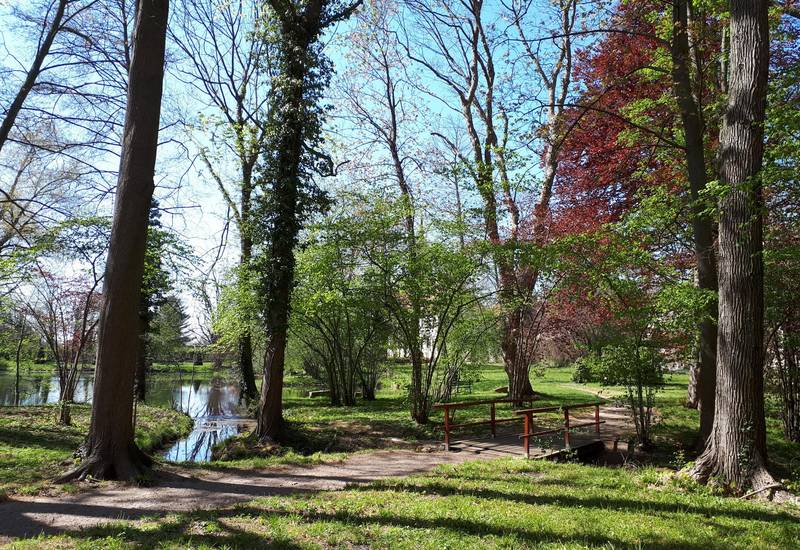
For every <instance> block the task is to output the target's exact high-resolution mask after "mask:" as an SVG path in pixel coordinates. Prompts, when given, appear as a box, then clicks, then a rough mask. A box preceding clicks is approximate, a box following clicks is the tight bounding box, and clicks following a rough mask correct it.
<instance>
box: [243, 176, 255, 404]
mask: <svg viewBox="0 0 800 550" xmlns="http://www.w3.org/2000/svg"><path fill="white" fill-rule="evenodd" d="M247 175H248V176H249V177H246V179H245V182H244V183H243V184H242V204H241V227H240V228H239V231H240V232H241V233H242V237H241V242H240V246H241V258H240V261H239V266H240V269H241V270H242V272H243V273H242V275H245V274H247V273H249V269H250V260H251V259H252V255H253V239H252V237H251V236H250V234H249V223H250V221H249V220H250V200H251V194H252V171H249V172H248V174H247ZM238 353H239V360H238V363H239V370H240V372H241V375H242V385H243V386H244V388H243V389H244V394H245V397H247V399H255V397H256V396H257V395H258V388H257V387H256V375H255V369H254V368H253V336H252V335H251V334H250V329H249V326H248V328H247V330H246V331H245V332H244V334H242V335H240V337H239V345H238Z"/></svg>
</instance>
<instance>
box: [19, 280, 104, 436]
mask: <svg viewBox="0 0 800 550" xmlns="http://www.w3.org/2000/svg"><path fill="white" fill-rule="evenodd" d="M99 283H100V279H99V277H98V278H96V279H94V280H92V279H91V278H88V280H87V278H86V277H74V278H64V277H59V276H56V275H53V274H52V273H46V272H42V274H41V276H40V277H39V278H38V280H37V282H36V283H34V285H33V288H34V291H33V293H32V294H33V297H32V298H31V299H30V300H28V301H27V304H26V305H27V310H28V315H29V316H30V317H31V319H32V324H33V326H34V327H35V328H36V330H37V332H38V333H39V334H40V335H41V337H42V339H43V340H44V342H45V343H46V344H47V347H48V348H49V350H50V354H51V355H52V357H53V360H54V362H55V364H56V373H57V374H58V384H59V397H58V402H59V405H60V409H59V416H58V422H59V423H60V424H63V425H65V426H69V425H70V424H71V416H70V405H71V404H72V402H73V401H74V399H75V388H76V387H77V384H78V374H79V372H80V367H81V364H82V362H83V359H84V354H85V352H86V351H87V350H88V348H89V346H90V344H91V343H92V340H93V337H94V332H95V327H96V326H97V321H98V316H97V313H98V309H99V308H98V305H99V301H100V296H99V294H98V293H97V287H98V286H99Z"/></svg>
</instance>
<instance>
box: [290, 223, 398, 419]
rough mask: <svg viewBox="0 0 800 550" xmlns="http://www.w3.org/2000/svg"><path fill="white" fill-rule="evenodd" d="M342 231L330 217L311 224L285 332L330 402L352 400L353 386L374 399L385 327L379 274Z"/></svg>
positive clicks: (385, 333)
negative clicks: (321, 380)
mask: <svg viewBox="0 0 800 550" xmlns="http://www.w3.org/2000/svg"><path fill="white" fill-rule="evenodd" d="M339 221H340V220H339ZM347 237H348V235H347V234H346V233H345V234H342V232H341V226H340V225H339V224H338V223H337V220H336V219H335V217H329V218H326V219H325V220H324V221H323V222H322V223H321V224H319V225H318V226H317V227H313V228H311V235H310V237H309V243H308V245H307V246H306V247H305V248H304V250H303V251H302V252H301V253H299V254H298V261H297V288H296V289H295V290H294V293H293V295H292V320H291V323H290V326H291V337H292V338H293V339H296V340H297V341H298V342H300V343H302V346H298V348H301V349H300V351H301V352H302V353H303V359H302V360H303V362H304V365H305V366H306V367H308V368H307V369H306V370H307V371H309V370H310V371H312V372H319V374H321V375H323V376H324V379H325V380H324V382H325V383H326V384H327V386H328V390H329V391H330V398H331V404H333V405H354V404H355V399H356V391H357V389H358V388H359V387H360V388H361V390H362V392H363V394H362V395H363V396H364V398H365V399H375V389H376V388H375V386H376V385H377V382H378V374H379V369H380V367H381V364H380V363H381V362H382V361H383V360H385V359H386V349H387V338H388V333H389V319H388V315H387V313H386V311H385V310H384V308H383V301H382V298H383V291H384V289H383V287H382V286H381V285H380V282H381V280H380V278H379V277H375V276H374V274H373V273H370V271H371V270H370V269H369V268H368V267H366V265H367V262H366V261H365V259H364V258H363V256H362V255H361V254H362V249H361V247H359V246H353V245H354V244H356V243H354V242H353V240H352V239H348V238H347ZM318 376H319V375H318ZM320 378H321V376H320Z"/></svg>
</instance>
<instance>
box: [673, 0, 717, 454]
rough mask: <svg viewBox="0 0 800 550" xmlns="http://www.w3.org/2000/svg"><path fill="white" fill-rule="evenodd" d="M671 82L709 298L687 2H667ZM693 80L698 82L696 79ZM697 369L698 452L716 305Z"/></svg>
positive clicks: (701, 149)
mask: <svg viewBox="0 0 800 550" xmlns="http://www.w3.org/2000/svg"><path fill="white" fill-rule="evenodd" d="M672 22H673V27H674V28H673V33H674V34H673V38H672V81H673V93H674V94H675V99H676V100H677V104H678V109H679V110H680V113H681V121H682V123H683V133H684V139H685V142H686V172H687V176H688V180H689V191H690V197H691V201H692V230H693V232H694V255H695V262H696V265H697V286H698V287H699V288H700V289H701V290H704V291H707V292H708V293H709V294H711V295H713V296H716V293H717V266H716V258H715V253H714V228H713V225H712V220H711V218H710V217H709V216H708V215H707V214H705V213H704V211H705V210H706V209H705V208H704V207H703V204H702V201H701V195H702V193H703V192H704V191H705V189H706V183H707V177H706V161H705V144H704V133H705V129H704V124H703V120H702V114H701V109H700V106H699V105H698V104H697V101H696V100H695V95H694V94H692V79H691V69H690V67H691V50H690V47H689V33H688V26H689V10H688V0H674V1H673V3H672ZM697 78H698V79H699V78H701V76H700V75H697ZM699 328H700V345H699V357H698V364H697V367H698V370H699V372H697V373H696V376H695V377H693V380H694V381H695V382H696V386H695V388H694V390H695V391H694V395H695V396H696V399H697V403H698V407H699V409H700V432H699V436H698V448H699V450H702V449H703V448H704V447H705V442H706V440H707V439H708V436H709V435H710V434H711V427H712V425H713V423H714V399H715V392H716V385H717V302H716V300H713V299H712V300H710V301H709V303H708V305H707V307H706V309H705V311H704V312H703V319H702V320H701V321H700V326H699Z"/></svg>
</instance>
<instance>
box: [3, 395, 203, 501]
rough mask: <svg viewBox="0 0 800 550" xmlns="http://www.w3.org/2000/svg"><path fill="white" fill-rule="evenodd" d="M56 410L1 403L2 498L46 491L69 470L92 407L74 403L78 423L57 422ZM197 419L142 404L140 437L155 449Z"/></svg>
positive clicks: (144, 446)
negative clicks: (59, 475) (7, 405)
mask: <svg viewBox="0 0 800 550" xmlns="http://www.w3.org/2000/svg"><path fill="white" fill-rule="evenodd" d="M56 415H57V407H55V406H48V405H43V406H35V407H0V497H2V496H3V495H4V494H32V493H37V492H40V491H42V490H44V489H46V488H49V487H51V486H50V483H49V479H51V478H52V477H54V476H55V475H56V474H58V473H59V472H63V471H66V470H67V469H69V467H70V465H71V464H72V461H73V459H72V454H73V453H74V452H75V450H76V449H77V448H78V446H79V445H80V444H81V443H82V442H83V438H84V437H85V435H86V432H87V431H88V427H89V420H90V415H91V409H90V407H89V406H88V405H73V406H72V426H59V425H57V424H56V422H55V419H56ZM191 424H192V422H191V420H190V419H189V418H188V417H187V416H186V415H184V414H181V413H179V412H176V411H172V410H169V409H162V408H156V407H148V406H146V405H140V406H139V408H138V413H137V429H136V442H137V444H138V445H139V446H140V447H141V448H142V449H144V450H145V451H151V450H153V449H155V448H157V447H159V446H160V445H162V444H163V443H165V442H166V441H169V440H171V439H174V438H177V437H179V436H180V435H183V434H185V433H187V432H188V431H189V430H190V429H191ZM62 487H63V486H62Z"/></svg>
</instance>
